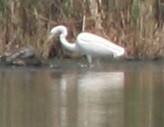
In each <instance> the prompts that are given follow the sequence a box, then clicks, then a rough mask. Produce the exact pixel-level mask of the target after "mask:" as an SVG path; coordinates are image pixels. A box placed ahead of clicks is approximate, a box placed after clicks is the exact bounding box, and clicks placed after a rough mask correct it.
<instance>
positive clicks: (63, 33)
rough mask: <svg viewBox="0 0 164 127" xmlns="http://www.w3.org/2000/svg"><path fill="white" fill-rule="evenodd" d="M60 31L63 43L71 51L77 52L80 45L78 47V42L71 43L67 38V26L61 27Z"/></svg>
mask: <svg viewBox="0 0 164 127" xmlns="http://www.w3.org/2000/svg"><path fill="white" fill-rule="evenodd" d="M59 32H60V36H59V39H60V42H61V43H62V45H63V46H64V47H65V48H66V49H68V50H70V51H73V52H77V51H78V47H77V45H76V43H70V42H69V41H67V39H66V37H67V28H65V27H61V28H60V29H59Z"/></svg>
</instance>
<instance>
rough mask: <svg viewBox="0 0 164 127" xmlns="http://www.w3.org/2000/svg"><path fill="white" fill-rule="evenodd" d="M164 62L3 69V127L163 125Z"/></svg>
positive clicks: (0, 126) (0, 101)
mask: <svg viewBox="0 0 164 127" xmlns="http://www.w3.org/2000/svg"><path fill="white" fill-rule="evenodd" d="M163 110H164V66H163V63H162V62H159V63H157V62H111V63H107V62H104V63H102V64H101V66H98V67H95V68H94V69H92V70H89V69H88V68H87V67H86V66H83V67H82V65H81V64H78V63H77V62H75V61H71V62H68V63H67V64H65V63H60V62H58V64H57V65H55V67H54V68H32V67H29V68H27V67H1V69H0V127H164V111H163Z"/></svg>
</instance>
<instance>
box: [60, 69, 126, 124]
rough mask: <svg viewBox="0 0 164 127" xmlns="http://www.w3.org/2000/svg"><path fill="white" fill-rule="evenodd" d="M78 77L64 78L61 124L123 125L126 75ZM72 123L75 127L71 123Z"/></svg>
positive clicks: (91, 74)
mask: <svg viewBox="0 0 164 127" xmlns="http://www.w3.org/2000/svg"><path fill="white" fill-rule="evenodd" d="M75 75H76V76H75ZM75 75H74V76H71V75H70V74H64V75H63V76H62V78H61V104H62V108H61V118H60V119H61V123H62V124H61V125H63V126H64V125H70V126H78V127H99V126H101V127H105V126H120V125H122V124H123V99H122V98H123V87H124V72H87V73H84V74H75ZM75 91H76V92H75ZM71 96H72V97H71ZM73 96H74V97H73ZM69 98H70V99H71V100H70V99H69ZM72 98H73V100H72ZM70 104H71V107H69V105H70ZM72 120H74V122H72V123H74V125H72V124H71V121H72ZM75 121H76V122H75ZM118 121H119V122H118Z"/></svg>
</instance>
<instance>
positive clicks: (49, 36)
mask: <svg viewBox="0 0 164 127" xmlns="http://www.w3.org/2000/svg"><path fill="white" fill-rule="evenodd" d="M53 38H54V36H53V34H51V33H50V34H49V35H48V39H47V41H51V40H52V39H53Z"/></svg>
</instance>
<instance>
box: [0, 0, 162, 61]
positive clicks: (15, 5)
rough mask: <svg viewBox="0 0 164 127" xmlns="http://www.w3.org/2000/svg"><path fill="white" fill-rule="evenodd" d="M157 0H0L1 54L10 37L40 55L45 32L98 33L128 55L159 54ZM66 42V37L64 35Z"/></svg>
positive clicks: (43, 47)
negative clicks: (54, 29) (61, 27)
mask: <svg viewBox="0 0 164 127" xmlns="http://www.w3.org/2000/svg"><path fill="white" fill-rule="evenodd" d="M163 5H164V4H163V3H162V0H0V51H1V53H2V52H4V50H5V48H6V45H7V44H8V43H9V42H10V40H12V38H13V37H14V36H17V37H18V38H19V41H20V43H21V44H31V45H33V46H35V47H36V48H37V49H38V51H39V52H40V54H43V52H44V51H45V49H46V48H45V47H49V46H47V45H50V44H48V43H47V35H48V33H49V31H50V29H51V28H52V27H53V26H55V25H59V24H64V25H66V26H67V27H68V29H69V33H70V35H69V36H71V38H74V37H75V36H76V34H78V33H79V32H80V31H82V30H85V31H90V32H93V33H97V34H99V35H101V36H104V37H106V38H108V39H109V38H110V40H112V41H114V42H116V43H117V44H120V45H122V46H125V47H126V48H127V52H128V55H129V56H135V57H138V58H143V59H144V58H152V59H154V58H157V57H159V56H164V42H163V40H164V37H163V29H162V28H163V18H164V17H163V14H164V6H163ZM69 38H70V37H69Z"/></svg>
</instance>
